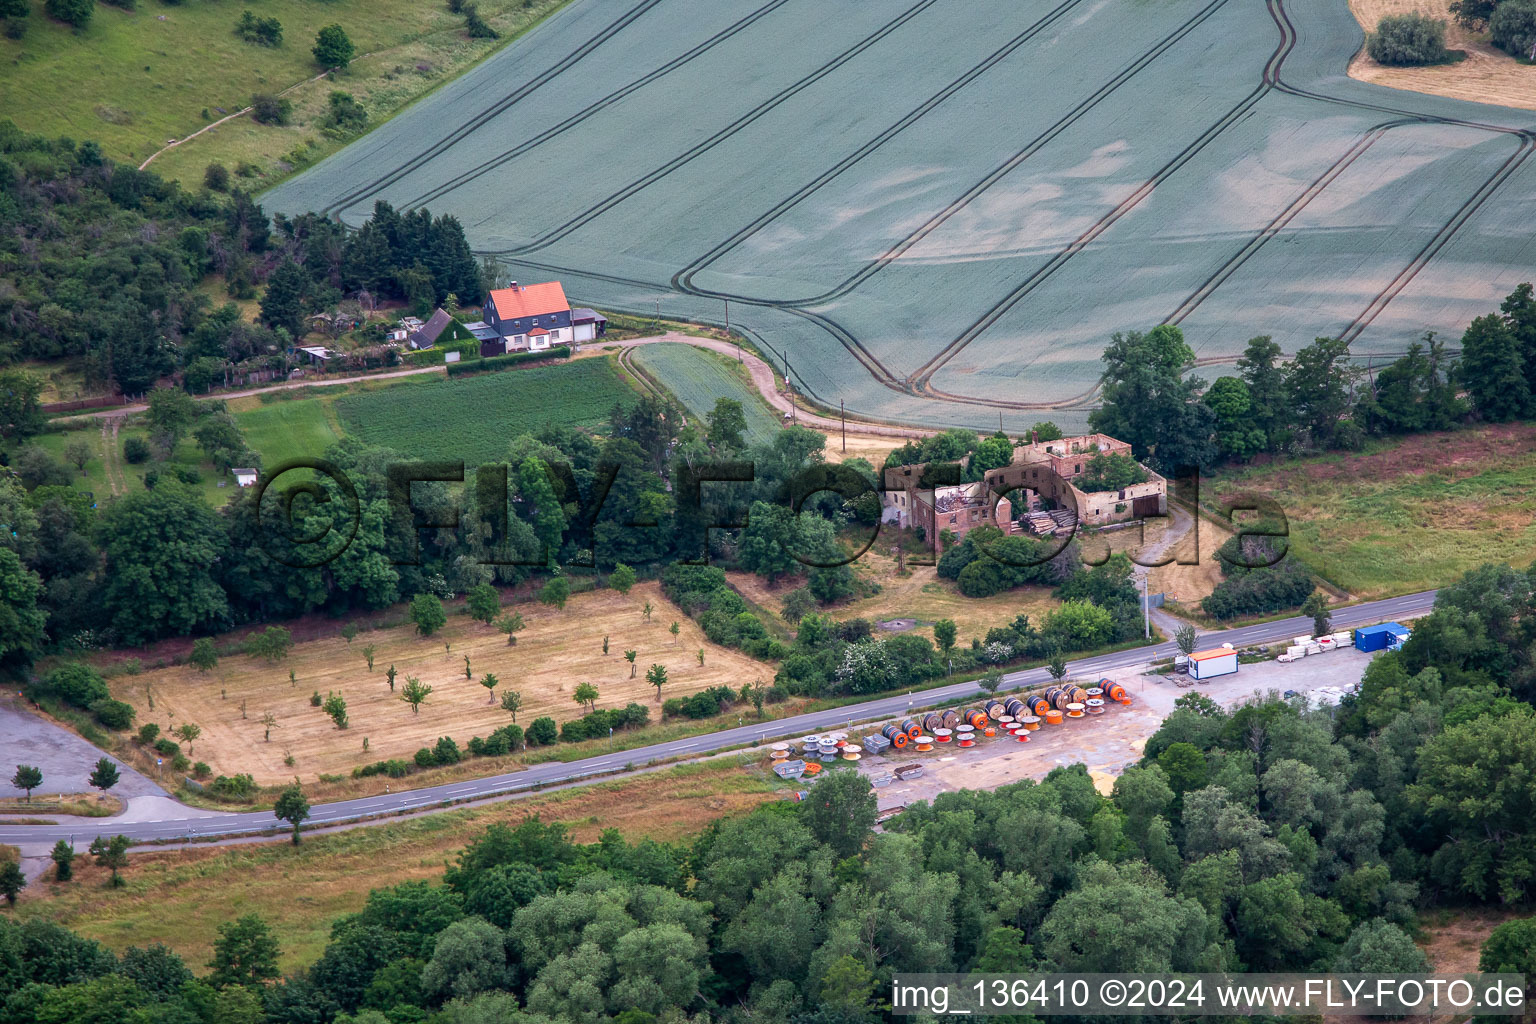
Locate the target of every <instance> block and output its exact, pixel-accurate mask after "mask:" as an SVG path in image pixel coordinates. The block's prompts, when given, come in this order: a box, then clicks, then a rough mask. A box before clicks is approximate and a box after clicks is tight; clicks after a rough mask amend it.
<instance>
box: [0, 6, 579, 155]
mask: <svg viewBox="0 0 1536 1024" xmlns="http://www.w3.org/2000/svg"><path fill="white" fill-rule="evenodd" d="M565 2H566V0H535V2H534V3H533V4H532V5H530V6H527V7H525V6H524V4H523V2H522V0H481V2H480V3H479V10H480V13H481V15H482V16H484V17H485V18H486V19H487V20H488V21H489V22H490V23H491V24H492V25H493V26H494V27H495V28H496V29H497V30H498V31H499V32H500V33H501V35H502V39H501V40H499V41H498V40H484V39H469V38H468V37H467V36H466V35H465V33H464V30H463V26H464V20H463V18H462V17H459V16H455V15H453V14H451V13H449V11H448V10H447V8H446V7H445V6H444V5H443V4H441V3H432V4H423V3H413V2H409V0H329V2H326V3H312V2H309V0H262V2H261V3H259V4H250V5H247V6H249V7H250V9H251V11H252V13H254V14H256V15H258V16H260V17H263V18H276V19H278V21H280V22H281V23H282V28H283V38H282V45H281V46H277V47H265V46H257V45H254V44H252V43H247V42H245V41H243V40H241V39H240V38H239V37H238V36H236V35H235V32H234V28H235V23H236V22H237V21H238V20H239V18H240V14H241V11H242V9H243V7H242V5H240V4H219V3H162V2H155V0H143V2H141V3H139V5H138V7H137V9H136V10H131V11H129V10H124V9H122V8H121V7H118V6H112V5H109V4H105V3H102V4H97V5H96V7H95V10H94V13H93V16H92V18H91V21H90V23H89V25H87V27H86V28H85V29H84V31H81V32H76V31H74V30H72V29H71V28H70V27H69V26H67V25H64V24H62V23H60V22H56V21H53V20H52V19H50V18H49V17H48V16H47V15H46V14H45V13H44V10H43V4H42V3H41V2H40V0H31V6H32V12H31V14H30V16H29V17H27V18H26V19H25V24H26V25H27V32H26V35H25V36H24V37H23V38H22V39H20V40H12V39H7V38H0V57H3V59H4V64H5V70H4V71H3V72H0V97H3V100H0V115H3V116H5V117H8V118H11V119H12V120H14V121H15V122H16V123H17V124H19V125H20V126H21V127H22V128H24V129H26V130H28V131H32V132H37V133H40V134H47V135H67V136H70V137H71V138H75V139H95V140H97V141H99V142H100V143H101V144H102V147H103V148H104V149H105V150H106V152H107V154H108V155H109V156H112V157H115V158H117V159H121V160H125V161H129V162H132V163H134V164H137V163H140V162H141V161H143V160H144V158H145V157H147V156H149V155H150V154H151V153H153V152H155V151H156V150H158V149H160V148H161V147H162V146H164V145H165V144H166V142H167V141H168V140H170V139H180V138H185V137H186V136H188V135H191V134H192V133H193V132H196V131H198V130H200V129H202V128H204V127H206V126H207V125H208V124H210V123H212V122H214V121H217V120H219V119H221V118H222V117H223V116H224V114H225V113H226V112H227V113H233V112H234V111H237V110H239V109H240V108H242V107H244V106H245V105H246V104H247V103H249V102H250V97H251V94H252V93H256V92H272V93H275V92H280V91H282V90H285V89H288V88H289V87H290V86H295V85H298V84H299V83H302V82H306V81H307V80H308V79H311V78H313V77H314V76H316V75H317V74H319V72H320V71H321V69H320V67H319V66H318V65H316V63H315V60H314V57H313V56H312V55H311V53H310V48H311V47H312V46H313V45H314V42H315V34H316V33H317V32H318V31H319V30H320V28H321V27H322V26H324V25H330V24H340V25H341V26H342V27H343V28H344V29H345V30H346V32H347V34H348V36H349V37H350V38H351V39H352V42H353V44H354V45H355V46H356V49H357V53H358V54H359V56H358V58H357V59H355V60H354V62H353V64H352V66H351V67H350V68H349V69H348V70H347V71H346V72H344V73H342V74H341V75H338V76H337V77H336V79H335V80H334V81H332V82H327V81H320V82H315V83H312V84H309V85H303V86H300V87H299V88H297V89H295V90H294V91H293V92H292V93H290V94H289V95H288V97H287V98H288V99H289V100H291V101H292V103H293V105H294V114H295V116H294V119H293V123H292V124H291V125H289V126H287V127H272V126H264V125H258V124H255V123H254V122H252V121H251V120H250V119H249V118H248V117H246V118H240V119H238V120H234V121H230V122H227V123H226V124H223V125H220V126H219V127H218V128H216V129H214V130H213V131H211V132H208V133H207V134H205V135H202V136H199V137H198V138H197V139H195V140H194V141H192V142H190V143H187V144H185V145H183V146H180V147H177V148H176V149H173V150H170V151H168V152H167V153H165V154H164V155H163V156H161V157H159V158H157V159H156V161H155V163H154V164H153V165H152V166H153V167H154V168H155V169H156V170H157V171H159V172H160V173H161V174H164V175H166V176H168V177H173V178H178V179H180V180H181V181H183V182H184V183H187V184H191V185H201V183H202V174H203V169H204V168H205V167H206V166H207V165H208V164H209V163H211V162H214V161H219V162H223V163H225V164H227V165H228V167H229V168H230V170H234V168H235V166H236V165H237V164H238V163H240V162H249V163H252V164H253V165H255V166H257V167H260V168H261V169H262V173H263V176H266V177H270V176H272V175H276V174H280V173H282V169H283V168H282V166H280V165H279V162H280V158H282V157H283V156H284V155H285V154H289V153H292V152H294V151H298V152H299V153H300V154H301V155H303V156H304V158H305V159H318V158H319V157H320V156H323V155H325V154H326V153H328V152H331V151H334V150H335V149H338V148H340V145H341V144H340V143H339V142H337V141H335V140H332V139H330V138H329V137H327V136H325V135H324V134H323V133H322V130H321V129H322V126H321V124H320V119H321V117H322V116H323V113H324V111H325V109H326V107H327V105H328V96H329V93H330V91H331V90H332V89H342V90H345V91H347V92H350V93H352V94H353V95H354V96H356V97H357V98H358V100H359V101H360V102H362V103H363V105H364V106H365V107H366V108H367V109H368V112H369V116H370V118H371V119H372V120H373V121H374V122H375V123H378V122H382V121H383V120H385V119H386V118H388V117H389V116H390V115H391V114H393V113H394V112H395V111H397V110H399V109H400V108H402V107H404V106H406V105H407V104H408V103H410V102H411V101H412V100H414V99H416V98H417V97H419V96H421V95H422V94H423V93H425V92H427V91H429V90H431V89H433V88H435V87H436V86H438V85H440V84H441V83H443V82H445V81H447V80H449V79H450V78H452V77H453V76H454V75H456V74H458V73H460V72H462V71H464V70H465V69H466V68H468V67H469V66H470V65H472V64H473V63H475V62H476V61H478V60H480V59H481V58H483V57H484V56H485V55H486V54H488V53H491V52H492V51H493V50H495V49H496V48H497V47H498V46H500V45H502V43H504V42H505V41H506V40H507V39H508V38H511V37H513V36H515V35H516V34H517V33H518V32H520V31H522V30H524V29H526V28H527V27H528V26H529V25H531V24H534V23H536V22H537V21H538V20H539V19H541V18H543V17H544V16H546V15H547V14H548V13H549V12H550V11H553V10H555V9H557V8H558V7H560V6H561V5H562V4H564V3H565ZM286 163H287V164H291V163H293V161H292V160H288V161H286Z"/></svg>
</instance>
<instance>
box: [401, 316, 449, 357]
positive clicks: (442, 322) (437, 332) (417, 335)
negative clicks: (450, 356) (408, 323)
mask: <svg viewBox="0 0 1536 1024" xmlns="http://www.w3.org/2000/svg"><path fill="white" fill-rule="evenodd" d="M451 323H453V317H451V316H449V315H448V314H447V312H446V311H444V310H441V309H438V310H434V311H433V313H432V319H430V320H428V321H427V322H426V323H425V324H422V325H421V327H419V328H417V329H416V330H415V331H414V332H412V334H411V336H410V338H409V339H408V343H409V344H410V346H411V348H413V349H424V348H431V347H432V346H433V345H436V344H437V339H438V338H439V337H441V336H442V333H443V332H444V331H445V330H447V329H448V325H449V324H451Z"/></svg>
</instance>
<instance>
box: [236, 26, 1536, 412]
mask: <svg viewBox="0 0 1536 1024" xmlns="http://www.w3.org/2000/svg"><path fill="white" fill-rule="evenodd" d="M1359 42H1360V34H1359V29H1358V26H1357V25H1356V24H1355V23H1354V21H1353V19H1352V18H1351V17H1350V15H1349V12H1348V10H1347V8H1346V7H1345V5H1344V4H1343V3H1342V2H1340V0H1271V2H1269V3H1266V4H1262V5H1261V4H1255V3H1238V2H1236V0H1168V2H1163V3H1156V4H1140V3H1132V2H1129V0H972V2H970V3H967V4H964V5H959V4H957V3H953V2H946V0H869V2H865V3H847V2H844V3H826V2H820V3H817V2H812V0H763V2H760V3H758V2H752V0H721V2H719V3H715V4H709V5H704V6H703V7H699V5H696V4H690V3H687V2H686V0H641V2H639V3H626V2H625V0H576V2H575V3H574V4H573V5H572V6H571V8H569V9H568V11H566V12H562V15H561V16H559V17H557V18H554V19H551V21H550V22H549V23H548V24H546V25H544V26H542V27H541V28H540V29H538V30H537V31H535V32H533V33H530V35H529V36H528V37H527V38H526V39H524V40H519V41H517V42H516V43H514V44H513V45H511V46H509V47H507V48H506V49H505V50H504V51H503V52H502V53H501V54H498V55H497V56H496V57H494V58H492V59H491V60H489V61H487V63H486V64H485V65H484V66H482V67H481V68H480V69H477V71H476V72H475V73H474V74H473V75H471V76H468V77H467V78H466V79H464V80H462V81H461V82H458V83H454V84H452V85H450V86H448V87H447V88H445V89H443V90H441V91H440V92H439V93H437V94H435V95H434V96H432V97H429V98H428V99H427V100H425V101H423V102H422V103H420V104H418V105H417V106H416V107H414V108H412V109H411V110H409V111H406V112H405V113H404V114H402V115H400V116H399V117H396V118H394V119H392V120H391V121H390V122H389V123H387V124H385V125H383V126H381V127H380V128H379V129H378V130H376V131H375V132H373V133H372V134H370V135H369V136H368V137H367V139H365V140H364V141H363V142H361V143H359V144H358V145H356V146H353V147H350V148H349V149H348V150H346V151H344V152H343V153H341V154H339V155H338V156H337V157H336V158H334V159H332V160H329V161H326V162H325V163H323V164H321V165H319V166H318V167H316V168H313V169H311V170H310V171H308V172H306V173H304V174H302V175H299V176H298V177H296V178H295V179H293V180H292V181H291V182H289V183H288V184H286V185H284V186H282V187H281V188H279V189H277V190H275V191H274V192H272V193H269V194H268V195H267V196H266V197H265V198H264V201H265V202H266V204H267V206H268V208H269V209H274V210H280V211H283V212H299V211H301V210H304V209H311V208H315V209H341V210H342V213H343V216H344V218H345V219H346V220H347V221H348V222H349V223H358V222H360V221H361V219H362V218H363V217H365V216H366V215H367V210H368V208H369V207H370V206H371V203H372V201H373V200H374V199H375V198H383V199H387V200H389V201H391V202H393V203H395V204H396V205H398V206H402V207H410V206H413V205H415V204H422V203H424V204H427V205H429V206H430V208H431V209H432V210H433V212H434V213H450V214H454V215H456V216H458V217H459V218H460V219H461V220H462V221H463V223H464V224H465V227H466V229H467V231H468V233H469V236H470V239H471V242H472V244H473V245H474V246H475V247H476V248H477V249H479V250H481V251H483V252H487V253H492V254H497V255H500V256H502V257H504V258H505V259H506V261H507V264H508V266H509V268H510V269H511V271H512V276H513V277H515V278H517V279H519V280H527V279H538V278H539V277H559V278H560V279H561V280H562V281H563V282H564V283H565V287H566V291H567V294H569V295H571V296H573V297H574V298H576V299H578V300H579V301H580V302H582V303H583V304H587V305H596V306H600V307H604V308H610V309H615V310H621V311H636V312H638V311H644V312H651V311H653V310H655V309H656V307H657V304H658V302H659V304H660V306H661V310H662V312H663V313H665V314H669V315H673V316H683V317H691V318H695V319H699V320H705V321H712V322H719V321H721V320H722V319H723V318H724V307H723V300H726V299H729V300H730V301H731V322H732V325H733V326H736V327H739V328H740V329H741V330H742V331H743V332H744V333H745V334H746V335H747V336H748V337H749V338H751V339H752V340H753V341H754V342H755V343H756V344H757V345H758V346H759V347H760V348H761V349H762V350H763V352H764V354H765V355H768V356H769V357H770V358H772V359H773V361H774V362H775V363H776V364H778V365H779V366H780V367H781V368H782V365H783V362H784V360H785V357H786V356H787V357H788V358H789V360H790V361H791V363H792V364H793V368H794V373H793V376H794V378H795V384H796V386H797V387H798V388H799V389H800V390H801V391H802V392H804V393H807V394H809V395H811V396H813V397H814V398H816V399H818V400H820V401H821V402H823V403H825V404H827V405H831V406H834V407H835V406H836V404H837V402H838V401H839V400H844V401H846V402H847V404H848V408H849V410H850V411H854V412H858V413H862V414H865V415H869V416H875V417H879V418H885V419H893V420H902V421H908V422H921V423H927V424H932V425H936V426H944V425H952V424H954V425H968V426H974V427H994V426H996V425H998V424H999V422H1001V423H1002V425H1003V426H1004V427H1006V428H1008V429H1013V430H1019V429H1023V428H1025V427H1027V425H1028V423H1030V422H1032V421H1033V420H1034V419H1038V418H1040V413H1041V412H1042V411H1046V410H1048V411H1049V413H1050V415H1051V418H1053V419H1056V420H1057V421H1058V422H1060V423H1062V425H1063V426H1067V427H1076V426H1079V425H1081V421H1082V420H1083V418H1085V416H1086V409H1087V405H1088V403H1090V402H1091V401H1092V397H1093V393H1094V387H1095V384H1096V381H1097V376H1098V374H1099V372H1100V371H1101V368H1102V367H1101V364H1100V361H1099V355H1100V353H1101V351H1102V349H1103V347H1104V345H1105V343H1106V341H1107V338H1108V335H1109V334H1111V333H1113V332H1114V331H1117V330H1130V329H1143V330H1144V329H1147V328H1149V327H1151V326H1153V325H1154V324H1156V323H1159V322H1162V321H1163V320H1166V319H1169V318H1173V319H1175V320H1177V321H1178V322H1180V323H1181V324H1182V325H1183V326H1184V327H1185V329H1186V330H1187V332H1188V334H1189V337H1190V340H1191V342H1192V344H1194V346H1195V347H1196V349H1197V351H1198V352H1199V354H1200V355H1201V356H1202V358H1205V359H1208V360H1212V361H1213V362H1222V361H1225V360H1228V359H1230V358H1233V357H1235V356H1236V354H1237V353H1238V352H1240V351H1241V348H1242V345H1243V343H1244V342H1245V341H1246V339H1247V338H1249V337H1252V336H1253V335H1256V334H1270V335H1273V336H1275V337H1276V338H1277V339H1280V340H1281V341H1282V344H1283V345H1284V346H1285V347H1286V348H1287V350H1288V351H1294V350H1295V348H1297V347H1298V346H1300V345H1302V344H1305V343H1307V342H1309V341H1310V340H1311V339H1312V338H1314V337H1317V336H1322V335H1335V334H1339V333H1341V332H1343V333H1346V334H1347V335H1348V336H1350V337H1351V338H1352V339H1355V338H1356V336H1357V341H1356V345H1357V351H1359V352H1361V353H1385V352H1390V351H1395V350H1400V349H1401V348H1402V347H1403V342H1404V339H1405V338H1408V337H1412V336H1416V335H1418V334H1420V333H1421V332H1422V331H1424V330H1437V331H1440V332H1442V333H1443V334H1447V335H1451V336H1454V335H1456V334H1458V333H1459V332H1460V330H1461V329H1462V328H1463V327H1464V326H1465V324H1466V322H1467V321H1469V320H1470V319H1471V318H1472V317H1473V316H1476V315H1479V314H1481V313H1483V312H1486V311H1487V310H1488V309H1489V308H1491V307H1492V305H1493V304H1494V300H1495V299H1496V298H1497V296H1498V295H1501V294H1503V293H1505V292H1507V291H1508V290H1509V289H1510V288H1511V287H1513V285H1514V284H1516V283H1518V281H1519V280H1520V279H1521V278H1522V277H1523V276H1527V275H1528V274H1529V271H1528V269H1527V268H1528V267H1529V265H1530V260H1531V257H1532V255H1533V251H1532V250H1533V248H1536V246H1533V243H1532V242H1531V241H1529V240H1528V238H1527V237H1526V235H1525V234H1524V233H1522V232H1521V231H1520V229H1519V227H1518V226H1519V225H1520V224H1524V223H1528V222H1529V219H1530V218H1529V213H1530V212H1532V211H1531V210H1530V208H1529V207H1530V206H1531V203H1532V200H1531V199H1530V196H1531V195H1532V193H1533V189H1532V185H1533V184H1536V181H1533V179H1532V177H1531V176H1532V175H1533V174H1536V161H1533V162H1531V164H1530V165H1529V166H1527V164H1526V157H1527V156H1528V155H1529V154H1530V152H1531V151H1532V149H1533V147H1532V146H1531V145H1530V144H1528V143H1527V142H1526V141H1524V139H1523V138H1522V137H1519V136H1516V135H1512V134H1509V133H1508V132H1507V131H1502V130H1501V129H1509V128H1519V129H1522V130H1524V129H1525V128H1526V124H1525V120H1526V118H1528V117H1529V115H1528V114H1525V113H1522V112H1515V111H1508V110H1503V109H1500V108H1497V107H1488V106H1478V105H1474V104H1468V103H1461V102H1457V101H1454V100H1447V99H1444V98H1439V97H1429V96H1417V95H1414V94H1411V93H1405V92H1400V91H1394V90H1389V89H1383V88H1379V87H1376V86H1371V85H1367V84H1364V83H1360V82H1356V81H1352V80H1349V79H1347V78H1344V77H1342V75H1341V73H1340V69H1341V68H1343V66H1344V65H1345V63H1346V62H1347V60H1348V58H1349V56H1350V55H1351V54H1352V53H1353V52H1354V50H1355V49H1357V48H1358V46H1359ZM1373 131H1374V132H1376V134H1375V135H1374V136H1373V135H1372V134H1371V133H1372V132H1373ZM1256 243H1259V244H1256Z"/></svg>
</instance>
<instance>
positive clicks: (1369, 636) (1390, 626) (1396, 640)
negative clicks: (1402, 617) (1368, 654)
mask: <svg viewBox="0 0 1536 1024" xmlns="http://www.w3.org/2000/svg"><path fill="white" fill-rule="evenodd" d="M1408 636H1409V629H1408V627H1407V626H1405V625H1403V624H1402V623H1401V622H1383V623H1381V624H1380V625H1378V626H1361V627H1360V628H1359V629H1357V630H1355V647H1356V649H1358V650H1362V651H1395V650H1397V649H1398V648H1399V647H1401V646H1402V645H1403V641H1404V640H1407V639H1408Z"/></svg>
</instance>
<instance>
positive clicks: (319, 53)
mask: <svg viewBox="0 0 1536 1024" xmlns="http://www.w3.org/2000/svg"><path fill="white" fill-rule="evenodd" d="M310 52H311V53H313V54H314V55H315V63H317V64H319V65H320V66H321V67H323V68H344V67H346V66H347V65H348V64H350V63H352V58H353V56H355V55H356V53H357V49H356V47H354V46H353V45H352V40H351V39H349V38H347V31H346V29H344V28H342V27H341V26H340V25H327V26H325V28H322V29H321V30H320V34H319V35H317V36H315V45H314V47H313V48H312V49H311V50H310Z"/></svg>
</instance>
